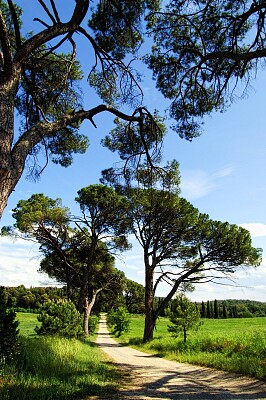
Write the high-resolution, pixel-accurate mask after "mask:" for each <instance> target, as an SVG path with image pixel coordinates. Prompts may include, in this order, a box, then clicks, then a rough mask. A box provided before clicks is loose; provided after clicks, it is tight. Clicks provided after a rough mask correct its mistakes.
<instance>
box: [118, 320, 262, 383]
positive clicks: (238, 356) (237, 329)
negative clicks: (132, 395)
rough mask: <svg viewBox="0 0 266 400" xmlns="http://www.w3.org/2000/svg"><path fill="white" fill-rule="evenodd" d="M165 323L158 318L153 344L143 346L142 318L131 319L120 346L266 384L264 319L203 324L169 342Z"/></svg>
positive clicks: (213, 321)
mask: <svg viewBox="0 0 266 400" xmlns="http://www.w3.org/2000/svg"><path fill="white" fill-rule="evenodd" d="M168 324H169V321H168V319H166V318H160V319H159V321H158V323H157V326H156V330H155V333H154V340H153V341H151V342H149V343H146V344H143V343H142V335H143V325H144V318H143V317H141V316H133V317H132V320H131V329H130V331H129V333H127V334H124V335H122V336H121V337H120V338H119V341H120V342H121V343H124V344H127V345H130V346H133V347H135V348H138V349H140V350H143V351H146V352H149V353H151V354H155V355H158V356H160V357H165V358H168V359H170V360H176V361H180V362H189V363H193V364H197V365H205V366H209V367H215V368H218V369H222V370H227V371H232V372H233V371H234V372H239V373H242V374H244V375H250V376H253V377H256V378H259V379H263V380H266V318H241V319H219V320H213V319H212V320H210V319H207V320H204V323H203V325H202V326H201V327H200V329H199V330H198V331H197V332H193V331H190V332H189V333H188V339H187V343H186V344H184V342H183V338H182V336H180V338H176V339H175V338H172V337H171V335H170V333H169V332H168V330H167V325H168Z"/></svg>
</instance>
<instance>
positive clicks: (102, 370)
mask: <svg viewBox="0 0 266 400" xmlns="http://www.w3.org/2000/svg"><path fill="white" fill-rule="evenodd" d="M17 318H18V320H19V322H20V325H19V330H20V352H19V355H18V359H17V364H16V365H15V366H13V367H12V368H11V367H9V368H4V369H3V370H1V368H0V399H1V400H36V399H38V400H70V399H71V400H72V399H84V398H87V397H88V396H91V395H98V396H100V397H102V398H104V397H105V396H106V395H108V396H109V395H110V394H111V395H112V394H113V393H115V392H116V391H117V388H118V386H119V382H120V381H121V373H120V372H119V371H118V370H117V369H116V368H115V367H114V366H113V365H112V364H110V363H108V362H107V360H105V359H104V358H103V354H102V353H100V352H99V350H98V349H97V347H96V346H95V345H94V343H93V342H91V341H90V340H89V339H84V340H76V339H65V338H57V337H53V338H49V337H39V336H37V335H36V334H35V332H34V327H35V326H36V324H37V323H38V321H37V315H36V314H27V313H17Z"/></svg>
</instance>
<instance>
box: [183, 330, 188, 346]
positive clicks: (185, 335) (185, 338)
mask: <svg viewBox="0 0 266 400" xmlns="http://www.w3.org/2000/svg"><path fill="white" fill-rule="evenodd" d="M183 333H184V343H187V330H186V328H185V327H183Z"/></svg>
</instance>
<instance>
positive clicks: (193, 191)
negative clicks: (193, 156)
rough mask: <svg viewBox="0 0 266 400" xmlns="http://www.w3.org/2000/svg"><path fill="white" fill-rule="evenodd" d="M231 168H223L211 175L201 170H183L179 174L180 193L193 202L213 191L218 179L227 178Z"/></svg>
mask: <svg viewBox="0 0 266 400" xmlns="http://www.w3.org/2000/svg"><path fill="white" fill-rule="evenodd" d="M232 171H233V168H232V166H230V165H228V166H224V167H222V168H221V169H219V170H218V171H215V172H214V173H213V174H208V173H206V172H205V171H202V170H185V171H183V172H182V174H181V193H182V196H184V197H185V198H187V199H188V200H195V199H198V198H201V197H204V196H206V195H207V194H208V193H210V192H211V191H213V190H214V189H215V188H216V187H217V185H218V181H219V180H220V179H223V178H225V177H226V176H229V175H230V174H231V173H232Z"/></svg>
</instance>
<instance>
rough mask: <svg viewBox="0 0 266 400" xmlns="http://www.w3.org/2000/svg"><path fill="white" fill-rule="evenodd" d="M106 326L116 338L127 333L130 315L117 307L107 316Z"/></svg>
mask: <svg viewBox="0 0 266 400" xmlns="http://www.w3.org/2000/svg"><path fill="white" fill-rule="evenodd" d="M107 324H108V326H109V328H110V329H111V332H112V333H113V334H114V335H116V336H118V337H119V336H121V335H122V333H124V332H128V331H129V326H130V314H129V313H128V311H127V309H126V308H124V307H118V309H117V310H116V311H113V310H112V311H111V312H110V313H109V314H108V316H107Z"/></svg>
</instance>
